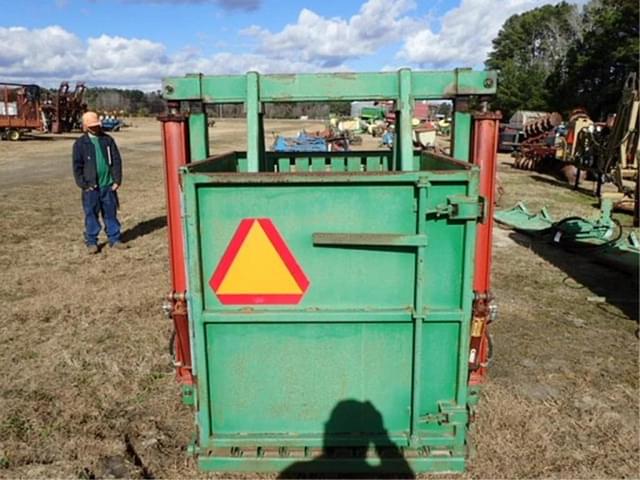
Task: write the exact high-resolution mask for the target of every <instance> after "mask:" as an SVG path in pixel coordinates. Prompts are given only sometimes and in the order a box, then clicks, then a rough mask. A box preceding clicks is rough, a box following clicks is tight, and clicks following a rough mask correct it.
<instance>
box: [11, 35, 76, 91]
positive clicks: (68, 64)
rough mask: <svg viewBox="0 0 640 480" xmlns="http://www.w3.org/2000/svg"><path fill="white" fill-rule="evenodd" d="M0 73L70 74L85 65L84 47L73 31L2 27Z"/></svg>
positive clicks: (37, 75) (46, 75)
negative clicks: (83, 61) (83, 62)
mask: <svg viewBox="0 0 640 480" xmlns="http://www.w3.org/2000/svg"><path fill="white" fill-rule="evenodd" d="M0 45H2V48H0V75H3V76H5V77H7V76H9V77H11V76H20V75H28V76H29V77H31V78H33V79H39V78H44V79H46V78H48V77H51V76H57V75H63V76H64V75H71V74H73V73H74V72H76V71H77V70H78V69H80V68H82V55H83V53H84V46H83V44H82V42H81V41H80V39H79V38H78V37H76V36H75V35H74V34H72V33H69V32H67V31H66V30H64V29H63V28H61V27H58V26H51V27H46V28H41V29H33V30H29V29H26V28H23V27H10V28H5V27H0Z"/></svg>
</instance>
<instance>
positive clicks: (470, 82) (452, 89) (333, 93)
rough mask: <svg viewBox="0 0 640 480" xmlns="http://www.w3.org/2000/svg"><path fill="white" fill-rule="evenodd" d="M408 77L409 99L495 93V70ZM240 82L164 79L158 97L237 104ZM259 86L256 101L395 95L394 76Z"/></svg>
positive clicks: (281, 79)
mask: <svg viewBox="0 0 640 480" xmlns="http://www.w3.org/2000/svg"><path fill="white" fill-rule="evenodd" d="M410 76H411V87H410V88H411V91H412V95H413V98H414V99H439V98H443V99H444V98H454V97H456V96H458V95H494V94H495V92H496V72H493V71H482V72H475V71H473V70H454V71H448V72H446V71H434V72H411V73H410ZM246 82H247V77H246V76H244V75H219V76H202V77H201V78H199V77H186V78H182V77H170V78H166V79H164V81H163V96H164V98H166V99H167V100H194V99H202V100H203V101H205V102H206V103H242V102H244V101H245V98H246ZM259 83H260V90H259V97H260V101H262V102H304V101H318V100H321V101H322V100H376V99H398V98H399V96H400V84H399V77H398V73H397V72H383V73H316V74H292V75H261V76H260V82H259Z"/></svg>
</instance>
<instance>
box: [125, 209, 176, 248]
mask: <svg viewBox="0 0 640 480" xmlns="http://www.w3.org/2000/svg"><path fill="white" fill-rule="evenodd" d="M166 226H167V217H165V216H164V215H160V216H157V217H154V218H151V219H149V220H145V221H143V222H140V223H138V224H137V225H136V226H135V227H133V228H130V229H128V230H125V231H124V232H122V235H121V236H120V239H121V240H122V242H124V243H127V242H131V241H132V240H135V239H136V238H139V237H143V236H145V235H148V234H150V233H153V232H155V231H156V230H160V229H161V228H164V227H166Z"/></svg>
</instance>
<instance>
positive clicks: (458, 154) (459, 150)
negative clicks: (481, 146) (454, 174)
mask: <svg viewBox="0 0 640 480" xmlns="http://www.w3.org/2000/svg"><path fill="white" fill-rule="evenodd" d="M452 141H453V157H454V158H456V159H458V160H462V161H463V162H469V161H470V159H471V157H470V155H471V114H470V113H467V112H455V113H454V114H453V138H452Z"/></svg>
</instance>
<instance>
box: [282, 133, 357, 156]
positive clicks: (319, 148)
mask: <svg viewBox="0 0 640 480" xmlns="http://www.w3.org/2000/svg"><path fill="white" fill-rule="evenodd" d="M358 140H359V141H360V142H361V141H362V139H361V138H360V137H357V136H356V135H354V134H353V132H352V131H350V130H344V131H336V129H335V128H332V127H327V128H326V129H325V130H323V131H321V132H315V133H314V134H309V133H307V132H305V131H304V130H303V131H301V132H299V133H298V135H297V136H296V137H285V136H282V135H275V139H274V141H273V145H272V146H271V150H272V151H274V152H346V151H348V150H349V147H350V145H351V144H352V143H353V144H357V143H358Z"/></svg>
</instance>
